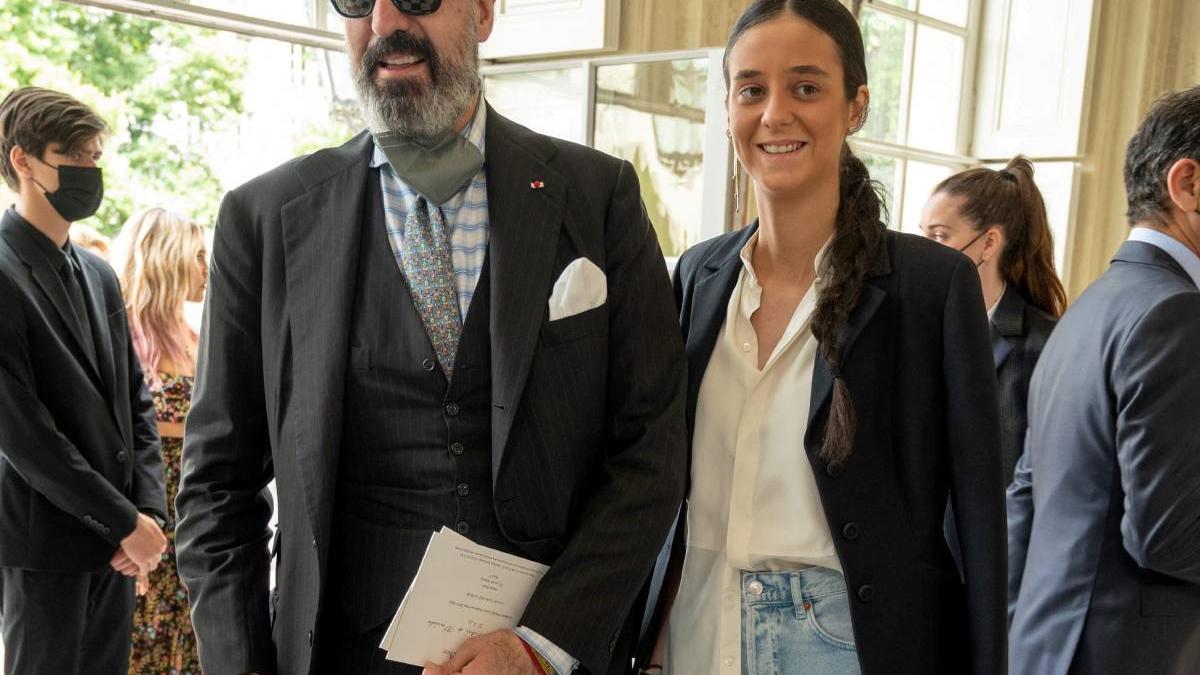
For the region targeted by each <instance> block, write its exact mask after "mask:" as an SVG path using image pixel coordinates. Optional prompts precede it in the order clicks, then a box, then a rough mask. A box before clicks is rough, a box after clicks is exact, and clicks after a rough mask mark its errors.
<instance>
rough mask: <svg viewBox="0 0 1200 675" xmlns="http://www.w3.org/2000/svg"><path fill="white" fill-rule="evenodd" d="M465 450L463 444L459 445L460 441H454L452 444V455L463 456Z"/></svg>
mask: <svg viewBox="0 0 1200 675" xmlns="http://www.w3.org/2000/svg"><path fill="white" fill-rule="evenodd" d="M465 450H466V448H464V447H463V444H462V443H459V442H458V441H454V442H453V443H451V444H450V452H451V453H452V454H455V455H461V454H463V452H464V451H465Z"/></svg>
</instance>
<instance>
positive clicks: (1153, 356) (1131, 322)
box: [1008, 242, 1200, 675]
mask: <svg viewBox="0 0 1200 675" xmlns="http://www.w3.org/2000/svg"><path fill="white" fill-rule="evenodd" d="M1198 350H1200V292H1198V291H1197V288H1196V286H1195V284H1194V283H1193V282H1192V281H1191V279H1190V278H1189V277H1188V276H1187V275H1186V274H1185V273H1184V271H1183V269H1182V268H1181V267H1180V266H1179V265H1178V264H1177V263H1176V262H1175V261H1174V260H1173V259H1172V258H1171V257H1170V256H1169V255H1168V254H1167V253H1165V252H1164V251H1162V250H1160V249H1158V248H1157V247H1155V246H1152V245H1150V244H1145V243H1141V242H1126V243H1125V244H1124V245H1123V246H1122V247H1121V249H1120V250H1119V251H1118V252H1117V255H1116V257H1115V258H1114V259H1113V262H1112V266H1111V267H1110V268H1109V270H1108V271H1107V272H1106V273H1105V274H1104V275H1103V276H1102V277H1101V278H1100V279H1099V280H1098V281H1097V282H1096V283H1095V284H1093V285H1092V286H1091V287H1090V288H1089V289H1088V290H1087V291H1086V292H1085V293H1084V294H1083V296H1082V297H1080V298H1079V300H1078V301H1077V302H1076V303H1075V304H1074V305H1073V306H1072V307H1071V309H1070V310H1069V311H1068V312H1067V313H1066V315H1065V316H1064V317H1063V319H1062V320H1061V321H1060V322H1059V324H1058V326H1057V328H1056V329H1055V330H1054V333H1053V335H1051V337H1050V340H1049V342H1048V343H1047V345H1046V348H1045V351H1044V352H1043V353H1042V357H1041V360H1040V361H1039V362H1038V366H1037V369H1036V370H1035V372H1034V376H1033V382H1032V384H1031V387H1030V394H1029V433H1028V437H1027V441H1026V450H1025V454H1024V456H1022V458H1021V460H1020V462H1019V463H1018V465H1017V472H1016V477H1015V479H1014V482H1013V484H1012V486H1011V487H1010V488H1009V492H1008V517H1009V575H1010V577H1009V599H1010V607H1009V616H1010V621H1011V629H1010V633H1009V640H1010V642H1009V664H1010V671H1009V672H1010V673H1014V674H1021V675H1026V674H1027V675H1059V674H1066V673H1072V674H1074V673H1087V674H1105V673H1112V674H1113V675H1117V674H1118V673H1120V674H1124V673H1138V674H1139V675H1167V674H1170V675H1183V674H1184V673H1189V674H1194V673H1198V672H1200V432H1198V431H1197V426H1196V413H1197V412H1198V411H1200V368H1197V363H1196V356H1197V354H1198V353H1200V352H1198Z"/></svg>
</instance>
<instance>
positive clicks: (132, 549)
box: [113, 513, 167, 572]
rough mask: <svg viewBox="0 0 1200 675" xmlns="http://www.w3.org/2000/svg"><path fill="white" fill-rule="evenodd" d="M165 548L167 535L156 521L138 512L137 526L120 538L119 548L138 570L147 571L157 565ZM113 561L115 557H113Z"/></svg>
mask: <svg viewBox="0 0 1200 675" xmlns="http://www.w3.org/2000/svg"><path fill="white" fill-rule="evenodd" d="M165 550H167V537H166V535H164V534H163V533H162V530H161V529H159V527H158V523H156V522H154V519H153V518H151V517H150V516H148V515H146V514H144V513H139V514H138V519H137V526H136V527H134V528H133V533H132V534H130V535H129V536H128V537H125V538H124V539H122V540H121V550H120V551H118V553H122V552H123V553H124V554H125V555H126V556H127V557H128V558H129V559H130V560H132V561H133V562H134V564H136V565H137V566H138V570H139V571H142V572H149V571H150V570H153V569H154V568H156V567H158V562H159V560H161V559H162V554H163V551H165ZM113 560H114V562H115V561H116V558H114V559H113Z"/></svg>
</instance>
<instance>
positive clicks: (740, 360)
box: [664, 233, 841, 675]
mask: <svg viewBox="0 0 1200 675" xmlns="http://www.w3.org/2000/svg"><path fill="white" fill-rule="evenodd" d="M757 243H758V234H757V233H755V234H754V236H752V237H751V238H750V241H748V242H747V243H746V246H745V247H744V248H743V249H742V251H741V258H742V271H741V274H740V276H739V278H738V282H737V286H736V287H735V288H734V290H733V294H732V295H731V296H730V298H729V306H728V309H727V310H726V317H725V323H724V325H723V326H722V328H721V332H720V335H719V336H718V338H717V343H716V346H715V348H714V349H713V354H712V357H711V358H710V359H709V362H708V367H707V369H706V370H705V373H704V379H703V381H702V382H701V385H700V393H699V399H698V401H697V404H696V426H695V433H694V435H693V445H692V475H691V477H692V484H691V494H690V497H689V499H688V520H687V526H688V541H687V550H686V558H685V559H684V565H683V575H682V579H681V582H680V587H679V593H678V595H677V596H676V599H675V605H674V607H673V609H672V611H671V618H670V624H669V627H668V638H667V640H668V642H667V652H666V656H665V659H664V660H665V661H666V663H665V664H664V666H666V672H667V673H670V674H671V675H705V674H711V675H717V674H720V675H737V674H739V673H741V632H742V631H741V579H740V572H741V571H742V570H747V571H750V570H756V571H761V570H769V571H778V570H787V569H795V568H803V567H807V566H811V565H817V566H821V567H827V568H832V569H835V570H838V571H841V564H840V562H839V561H838V558H837V553H836V551H835V550H834V547H833V539H832V537H831V535H830V532H829V525H828V523H827V521H826V519H825V511H824V508H823V507H822V505H821V497H820V495H819V494H818V492H817V484H816V479H815V478H814V477H813V472H812V466H811V465H810V464H809V461H808V456H807V455H806V454H805V451H804V432H805V431H806V429H807V428H808V414H809V405H810V401H809V397H810V394H811V392H812V377H813V367H814V365H815V364H816V356H817V340H816V338H814V337H813V334H812V328H811V323H812V316H813V311H814V310H815V308H816V303H817V297H818V295H819V292H820V288H821V285H822V280H821V278H820V277H818V278H817V279H816V280H815V281H814V283H813V285H812V287H811V288H809V290H808V292H807V293H806V294H805V295H804V298H803V299H802V300H801V301H800V303H799V304H798V305H797V306H796V310H795V312H794V313H793V314H792V318H791V320H790V322H789V323H788V326H787V328H786V329H785V331H784V334H783V337H782V338H781V339H780V341H779V344H778V345H777V346H776V347H775V351H774V352H773V353H772V354H771V356H770V358H769V359H768V360H767V362H766V365H765V366H764V367H763V369H762V370H759V369H758V360H759V359H758V338H757V335H756V334H755V332H754V327H753V326H752V325H751V323H750V317H751V316H752V315H753V314H754V312H755V311H756V310H757V309H758V307H759V305H760V302H761V298H762V287H761V286H760V285H759V283H758V279H757V277H756V276H755V274H754V267H753V265H752V264H751V255H752V253H753V251H754V247H755V245H756V244H757ZM828 248H829V242H826V243H825V245H824V246H823V247H822V248H821V250H820V252H818V254H817V257H816V263H817V265H816V269H817V270H818V271H819V270H820V269H821V267H820V264H821V261H822V259H823V257H824V256H825V254H826V252H827V251H828Z"/></svg>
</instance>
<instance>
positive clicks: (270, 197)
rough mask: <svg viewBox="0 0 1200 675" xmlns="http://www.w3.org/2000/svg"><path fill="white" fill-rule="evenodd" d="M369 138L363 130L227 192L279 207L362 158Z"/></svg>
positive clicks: (289, 161) (236, 196) (290, 160)
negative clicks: (340, 143)
mask: <svg viewBox="0 0 1200 675" xmlns="http://www.w3.org/2000/svg"><path fill="white" fill-rule="evenodd" d="M369 137H370V135H369V134H368V133H367V132H366V131H363V132H361V133H359V134H358V135H356V136H355V137H354V138H351V139H350V140H348V141H346V142H345V143H343V144H342V145H340V146H337V147H331V148H322V149H320V150H317V151H315V152H311V153H308V154H305V155H300V156H298V157H293V158H292V159H289V160H288V161H286V162H284V163H282V164H280V165H279V166H276V167H275V168H273V169H271V170H269V171H267V172H265V173H262V174H259V175H258V176H256V177H254V178H251V179H250V180H248V181H246V182H245V183H243V184H241V185H239V186H238V187H236V188H234V189H233V190H231V191H230V194H231V195H233V196H235V198H238V199H240V200H243V201H246V202H249V203H263V204H269V205H273V206H274V205H279V204H281V203H284V202H287V201H290V200H291V199H293V198H295V197H297V196H299V195H300V194H303V193H304V192H305V191H306V190H308V189H310V188H311V187H313V186H315V185H319V184H320V183H322V182H324V181H325V180H328V179H329V178H330V177H332V176H334V175H336V174H337V173H338V172H339V171H342V170H344V169H345V168H347V167H348V166H349V165H351V164H353V163H354V162H356V161H359V160H362V159H363V158H364V157H365V152H366V146H367V143H368V141H369Z"/></svg>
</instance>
